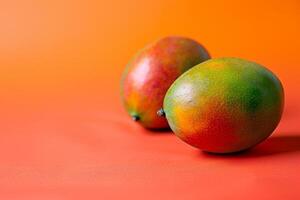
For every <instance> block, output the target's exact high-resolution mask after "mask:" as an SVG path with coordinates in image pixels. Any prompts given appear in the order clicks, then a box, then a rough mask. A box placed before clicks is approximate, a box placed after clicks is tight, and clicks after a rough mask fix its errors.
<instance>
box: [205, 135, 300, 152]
mask: <svg viewBox="0 0 300 200" xmlns="http://www.w3.org/2000/svg"><path fill="white" fill-rule="evenodd" d="M298 151H299V152H300V134H289V135H280V136H273V137H270V138H268V139H267V140H265V141H264V142H262V143H261V144H259V145H257V146H255V147H253V148H251V149H248V150H244V151H241V152H237V153H229V154H214V153H207V152H201V153H200V154H201V156H204V157H209V158H255V157H263V156H276V155H279V154H290V153H295V152H298Z"/></svg>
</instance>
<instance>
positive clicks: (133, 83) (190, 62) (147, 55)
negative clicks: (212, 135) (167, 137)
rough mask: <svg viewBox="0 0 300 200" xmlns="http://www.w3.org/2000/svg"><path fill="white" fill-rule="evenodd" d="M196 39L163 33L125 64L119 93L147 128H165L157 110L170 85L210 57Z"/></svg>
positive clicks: (137, 119)
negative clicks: (162, 35) (169, 35)
mask: <svg viewBox="0 0 300 200" xmlns="http://www.w3.org/2000/svg"><path fill="white" fill-rule="evenodd" d="M209 58H210V56H209V54H208V52H207V51H206V50H205V49H204V47H203V46H202V45H200V44H199V43H198V42H196V41H194V40H191V39H188V38H184V37H176V36H171V37H165V38H162V39H160V40H158V41H156V42H154V43H152V44H150V45H148V46H146V47H145V48H144V49H143V50H141V51H140V52H139V53H138V54H137V55H136V56H135V57H134V58H133V59H132V60H131V61H130V62H129V64H128V65H127V67H126V70H125V72H124V74H123V78H122V82H121V97H122V101H123V104H124V106H125V108H126V110H127V112H128V114H129V115H130V116H131V117H132V118H133V119H134V120H136V121H137V122H139V123H140V124H141V125H142V126H144V127H146V128H150V129H161V128H168V127H169V126H168V123H167V121H166V119H164V118H161V117H158V116H157V114H156V112H157V110H158V109H160V108H161V107H162V104H163V99H164V96H165V93H166V92H167V90H168V88H169V87H170V85H171V84H172V83H173V82H174V81H175V79H176V78H177V77H179V76H180V75H181V74H182V73H183V72H185V71H186V70H188V69H189V68H191V67H193V66H195V65H196V64H199V63H200V62H203V61H205V60H207V59H209Z"/></svg>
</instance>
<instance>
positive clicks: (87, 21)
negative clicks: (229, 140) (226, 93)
mask: <svg viewBox="0 0 300 200" xmlns="http://www.w3.org/2000/svg"><path fill="white" fill-rule="evenodd" d="M0 26H1V27H0V198H1V199H113V198H116V199H121V198H122V199H124V198H125V199H126V198H128V199H154V198H158V197H160V198H172V199H299V198H300V191H299V184H300V181H299V180H300V173H299V167H300V160H299V156H300V126H299V120H300V112H299V110H300V106H299V103H298V102H299V101H300V94H299V87H300V84H299V83H300V81H299V76H300V70H299V63H300V56H299V52H300V39H299V36H300V3H299V1H298V0H285V1H281V0H273V1H271V0H269V1H268V0H266V1H259V0H253V1H233V0H227V1H225V0H224V1H221V0H220V1H214V0H209V1H200V0H199V1H197V0H195V1H192V0H190V1H187V0H179V1H174V0H163V1H162V0H144V1H138V0H123V1H108V0H107V1H103V0H100V1H89V0H84V1H79V0H77V1H75V0H73V1H67V0H65V1H61V0H60V1H58V0H52V1H38V0H36V1H31V0H28V1H22V0H11V1H0ZM174 34H175V35H182V36H188V37H191V38H194V39H196V40H198V41H199V42H201V43H202V44H203V45H204V46H205V47H206V48H207V49H208V50H209V51H210V53H211V55H212V56H213V57H221V56H235V57H242V58H246V59H249V60H253V61H256V62H258V63H261V64H263V65H265V66H267V67H268V68H269V69H271V70H272V71H273V72H275V73H276V74H277V75H278V76H279V78H280V79H281V80H282V82H283V85H284V88H285V94H286V95H285V97H286V106H285V111H284V115H283V119H282V121H281V123H280V125H279V127H278V128H277V129H276V131H275V132H274V135H273V136H272V137H271V138H269V139H268V140H267V141H266V142H264V143H262V144H261V145H259V146H258V147H256V148H255V149H253V150H251V151H249V152H246V153H244V154H239V155H230V156H223V157H222V156H216V155H210V154H204V153H201V152H199V151H198V150H195V149H193V148H191V147H189V146H188V145H185V144H184V143H183V142H181V141H180V140H179V139H177V138H176V137H175V136H174V135H172V134H171V133H157V132H155V133H151V132H149V131H146V130H144V129H142V128H141V127H139V126H137V125H136V124H134V123H133V122H132V121H131V120H130V119H129V117H128V116H127V115H126V113H125V111H124V110H123V108H122V105H121V103H120V100H119V82H120V76H121V73H122V71H123V69H124V66H125V65H126V63H127V61H128V60H129V59H130V58H131V56H132V55H133V54H134V53H135V52H136V51H137V50H138V49H140V48H142V47H143V46H144V45H146V44H147V43H149V42H152V41H153V40H156V39H158V38H161V37H163V36H167V35H174ZM25 197H26V198H25Z"/></svg>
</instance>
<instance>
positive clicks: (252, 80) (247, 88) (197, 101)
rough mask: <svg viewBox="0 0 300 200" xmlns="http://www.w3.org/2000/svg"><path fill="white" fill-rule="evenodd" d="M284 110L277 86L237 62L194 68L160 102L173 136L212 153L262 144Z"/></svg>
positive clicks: (268, 75) (258, 69)
mask: <svg viewBox="0 0 300 200" xmlns="http://www.w3.org/2000/svg"><path fill="white" fill-rule="evenodd" d="M283 106H284V92H283V87H282V84H281V82H280V80H279V79H278V78H277V77H276V76H275V75H274V74H273V73H272V72H271V71H269V70H268V69H266V68H264V67H263V66H261V65H259V64H256V63H254V62H250V61H247V60H243V59H239V58H216V59H211V60H208V61H206V62H203V63H201V64H199V65H197V66H195V67H193V68H192V69H190V70H188V71H187V72H186V73H184V74H183V75H182V76H180V77H179V78H178V79H177V80H176V81H175V82H174V83H173V84H172V86H171V87H170V89H169V90H168V91H167V94H166V96H165V99H164V112H165V115H166V118H167V120H168V122H169V125H170V127H171V129H172V130H173V131H174V132H175V134H176V135H177V136H178V137H179V138H180V139H182V140H183V141H185V142H186V143H188V144H190V145H192V146H194V147H196V148H199V149H202V150H204V151H207V152H213V153H231V152H238V151H242V150H245V149H248V148H250V147H253V146H254V145H256V144H258V143H260V142H262V141H263V140H265V139H266V138H267V137H268V136H270V135H271V133H272V132H273V131H274V129H275V128H276V126H277V125H278V123H279V121H280V118H281V115H282V111H283Z"/></svg>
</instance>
